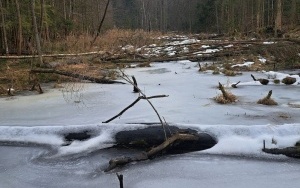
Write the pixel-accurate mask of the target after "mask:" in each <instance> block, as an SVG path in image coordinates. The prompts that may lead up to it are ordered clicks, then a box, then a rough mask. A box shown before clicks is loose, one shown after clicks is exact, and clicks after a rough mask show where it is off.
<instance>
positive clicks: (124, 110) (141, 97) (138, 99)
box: [102, 95, 168, 123]
mask: <svg viewBox="0 0 300 188" xmlns="http://www.w3.org/2000/svg"><path fill="white" fill-rule="evenodd" d="M162 97H168V95H156V96H151V97H144V96H139V97H138V98H137V99H136V100H135V101H133V103H131V104H130V105H129V106H127V107H126V108H124V109H123V110H122V111H121V112H120V113H118V114H117V115H115V116H114V117H112V118H110V119H109V120H107V121H104V122H102V123H109V122H111V121H112V120H114V119H116V118H117V117H119V116H121V115H122V114H123V113H124V112H126V111H127V110H128V109H129V108H131V107H133V106H134V105H135V104H136V103H137V102H139V101H140V100H141V99H146V100H147V99H154V98H162Z"/></svg>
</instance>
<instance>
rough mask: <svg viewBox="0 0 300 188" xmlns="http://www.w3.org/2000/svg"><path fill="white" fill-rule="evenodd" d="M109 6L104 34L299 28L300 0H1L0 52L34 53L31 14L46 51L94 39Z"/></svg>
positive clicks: (276, 32)
mask: <svg viewBox="0 0 300 188" xmlns="http://www.w3.org/2000/svg"><path fill="white" fill-rule="evenodd" d="M32 4H34V5H33V6H34V12H32V11H31V6H32ZM106 5H108V7H107V12H106V16H105V19H104V23H103V27H102V28H101V33H103V32H105V31H107V30H110V29H113V28H118V29H131V30H136V29H142V30H144V31H159V32H162V33H166V32H182V33H200V32H205V33H217V34H228V35H236V36H240V35H243V36H244V35H246V36H248V35H252V36H255V37H259V36H267V37H275V36H279V37H280V36H281V37H282V35H283V34H284V33H286V32H288V31H291V30H293V29H295V28H297V26H299V24H300V2H298V1H297V0H289V1H282V0H189V1H187V0H107V1H104V0H103V1H99V0H87V1H83V0H39V1H37V0H36V1H30V0H22V1H20V0H1V1H0V10H1V12H0V14H1V35H0V40H1V52H2V54H5V53H9V54H19V55H20V54H21V53H22V54H26V53H27V54H29V53H32V51H33V49H32V48H33V46H35V45H34V44H35V43H34V42H33V41H34V40H36V39H35V37H33V36H34V28H33V13H34V15H35V18H36V23H37V29H38V32H39V36H40V38H41V45H42V48H46V47H45V46H47V44H48V45H49V43H51V42H55V41H61V40H67V38H66V37H67V36H80V35H89V36H94V35H96V34H97V32H98V31H97V30H98V27H99V23H100V21H101V19H102V18H103V13H104V11H105V8H106ZM266 34H267V35H266ZM44 51H45V50H44ZM46 51H47V50H46Z"/></svg>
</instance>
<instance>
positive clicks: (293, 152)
mask: <svg viewBox="0 0 300 188" xmlns="http://www.w3.org/2000/svg"><path fill="white" fill-rule="evenodd" d="M262 151H263V152H265V153H269V154H274V155H285V156H288V157H293V158H300V147H287V148H282V149H279V148H272V149H268V148H263V149H262Z"/></svg>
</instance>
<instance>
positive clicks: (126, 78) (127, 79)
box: [120, 69, 167, 140]
mask: <svg viewBox="0 0 300 188" xmlns="http://www.w3.org/2000/svg"><path fill="white" fill-rule="evenodd" d="M120 72H121V73H122V75H123V76H122V78H123V79H124V80H125V81H127V82H128V83H130V84H131V85H133V86H135V84H134V83H133V82H132V81H131V79H130V78H129V77H128V76H127V75H126V74H125V73H124V72H123V71H122V70H121V69H120ZM136 88H137V90H138V92H139V93H140V94H141V95H142V96H143V97H144V99H145V100H146V101H147V102H148V103H149V104H150V106H151V107H152V109H153V110H154V112H155V113H156V115H157V117H158V119H159V121H160V123H161V125H162V128H163V130H164V133H165V139H166V140H167V133H166V130H165V127H164V122H163V121H162V119H161V117H160V115H159V113H158V111H157V110H156V108H155V107H154V105H153V104H152V103H151V101H150V100H149V99H148V98H147V96H146V95H145V94H144V93H143V92H142V91H141V89H140V88H139V87H136Z"/></svg>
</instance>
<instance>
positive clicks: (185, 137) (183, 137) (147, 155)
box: [105, 132, 216, 172]
mask: <svg viewBox="0 0 300 188" xmlns="http://www.w3.org/2000/svg"><path fill="white" fill-rule="evenodd" d="M199 140H201V136H199V135H197V134H190V133H180V132H177V133H176V134H173V135H172V136H171V137H169V138H168V139H167V140H165V141H164V142H163V143H161V144H160V145H158V146H155V147H153V148H152V149H151V150H150V151H148V152H143V153H141V154H140V155H137V156H135V157H119V158H115V159H112V160H110V161H109V166H108V168H107V169H106V170H105V172H108V171H110V170H112V169H114V168H116V167H118V166H123V165H126V164H128V163H131V162H134V161H143V160H148V159H151V158H154V157H155V156H157V155H159V154H161V153H162V152H164V151H166V150H167V149H168V148H172V147H173V145H176V143H180V142H182V141H187V142H188V141H190V142H192V143H193V142H196V141H199ZM192 143H189V144H190V145H191V144H192ZM215 144H216V141H215V140H214V139H213V144H211V145H210V147H212V146H213V145H215ZM210 147H206V148H205V149H207V148H210Z"/></svg>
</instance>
